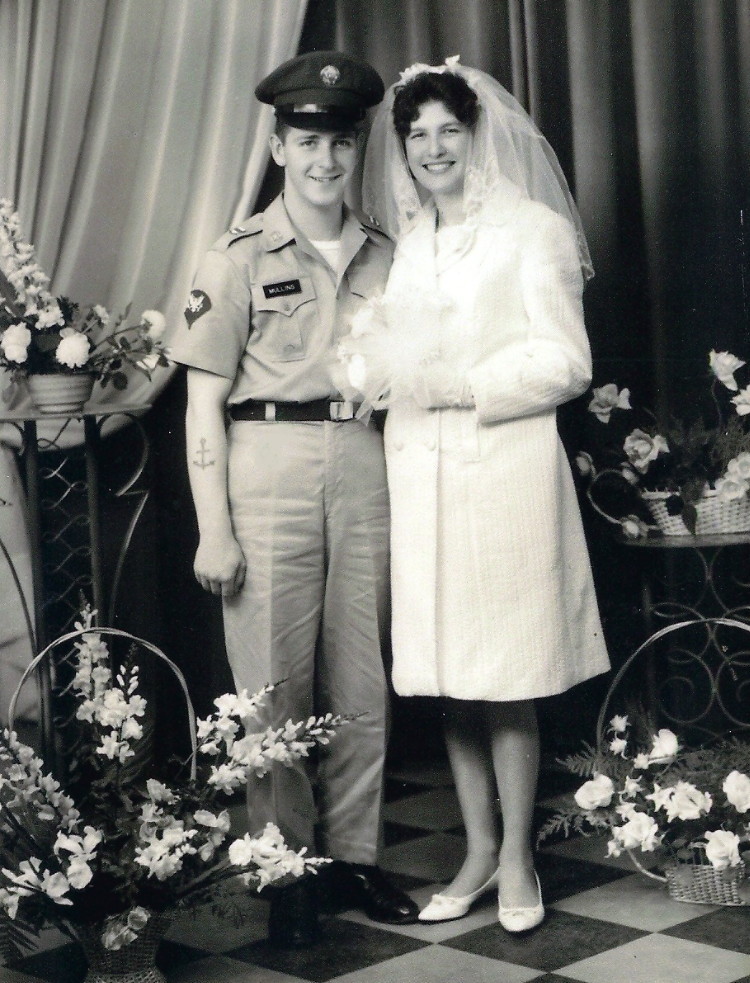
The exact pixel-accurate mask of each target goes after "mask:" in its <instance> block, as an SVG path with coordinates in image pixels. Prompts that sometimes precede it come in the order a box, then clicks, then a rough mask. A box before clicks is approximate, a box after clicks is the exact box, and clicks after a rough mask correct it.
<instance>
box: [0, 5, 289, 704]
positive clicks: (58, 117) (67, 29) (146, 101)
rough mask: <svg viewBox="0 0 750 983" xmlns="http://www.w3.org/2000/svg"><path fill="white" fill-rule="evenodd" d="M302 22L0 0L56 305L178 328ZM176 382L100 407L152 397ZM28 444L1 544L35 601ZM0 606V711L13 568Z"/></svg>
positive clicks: (0, 488)
mask: <svg viewBox="0 0 750 983" xmlns="http://www.w3.org/2000/svg"><path fill="white" fill-rule="evenodd" d="M304 13H305V0H0V132H1V133H2V134H3V139H2V141H0V196H2V197H5V198H10V199H12V200H13V201H14V202H15V204H16V207H17V209H18V211H19V213H20V217H21V223H22V227H23V231H24V234H25V236H26V238H28V239H29V240H30V241H31V242H33V243H34V244H35V246H36V249H37V256H38V259H39V262H40V264H41V266H42V268H43V269H44V270H45V271H46V272H47V273H48V275H49V276H50V277H51V280H52V290H53V292H54V293H56V294H65V295H67V296H69V297H71V298H73V299H74V300H76V301H78V302H79V303H80V304H81V305H82V306H83V305H87V304H89V303H92V304H93V303H96V304H103V305H104V306H105V307H107V308H108V309H109V310H111V311H114V312H120V311H123V310H124V309H125V308H126V307H127V305H128V304H132V313H133V315H134V316H135V317H137V316H138V315H139V314H140V312H141V311H142V310H143V309H144V308H156V309H159V310H161V311H163V312H164V313H165V315H166V317H167V322H168V324H169V325H171V324H174V323H175V322H176V320H177V318H178V317H179V316H180V314H181V311H182V309H183V308H184V305H185V299H186V297H187V295H188V292H189V289H190V282H191V279H192V275H193V272H194V270H195V267H196V266H197V263H198V260H199V257H200V256H201V254H202V253H203V252H204V250H205V249H206V248H207V247H208V245H209V244H210V243H211V242H212V241H213V240H214V239H216V238H217V237H218V236H219V234H220V233H221V232H222V231H223V230H224V229H226V228H228V227H229V226H230V225H231V224H232V222H233V221H234V220H235V218H237V217H242V216H244V215H246V214H248V213H249V212H251V211H252V209H253V205H254V203H255V198H256V195H257V193H258V189H259V187H260V185H261V182H262V179H263V175H264V172H265V169H266V164H267V161H268V146H267V145H268V136H269V134H270V132H271V128H272V116H273V114H272V112H271V110H270V108H269V107H263V108H261V107H260V105H259V104H258V102H257V101H256V100H255V99H254V97H253V89H254V88H255V85H256V84H257V82H258V81H259V79H261V78H262V77H263V76H264V75H266V74H267V73H268V72H269V71H270V70H271V69H272V68H274V67H275V66H276V65H277V64H278V63H279V62H281V61H284V60H285V59H286V58H289V57H291V56H292V55H294V53H295V52H296V50H297V46H298V43H299V38H300V32H301V30H302V24H303V20H304ZM170 374H171V372H170V370H159V371H158V372H157V374H156V376H155V378H154V380H153V382H151V383H149V382H148V380H147V379H146V378H145V377H144V376H141V375H140V374H135V375H133V376H132V377H131V380H130V384H129V386H128V389H127V390H126V392H125V393H124V394H123V393H116V392H114V391H113V390H111V389H107V390H104V391H103V393H100V394H99V395H98V398H99V401H108V400H112V401H119V402H120V403H122V402H123V401H124V402H127V403H128V404H136V403H137V404H141V403H143V402H150V401H151V400H153V399H154V397H155V396H156V395H157V393H158V392H159V391H160V390H161V388H162V387H163V386H164V384H165V383H166V382H167V380H168V379H169V377H170ZM120 419H121V418H120ZM42 432H43V433H42V435H44V428H42ZM17 437H18V434H17V432H16V431H15V430H14V429H11V428H9V427H6V428H5V430H3V431H2V436H1V437H0V440H2V444H1V445H0V451H1V452H2V454H3V457H2V458H0V502H2V506H3V507H2V508H0V538H2V541H3V542H4V543H5V544H7V546H8V549H9V551H10V552H11V554H12V556H13V558H14V561H15V563H16V565H17V567H18V570H19V573H20V575H21V578H22V581H23V583H24V586H25V588H26V592H27V596H29V597H30V596H31V592H30V588H29V581H30V570H29V562H28V544H27V539H26V535H25V529H24V520H23V508H22V502H21V501H20V495H21V489H20V485H19V483H18V481H17V476H16V468H15V460H14V454H13V452H12V451H11V450H10V449H9V445H11V444H16V443H17ZM65 438H66V443H72V442H75V441H77V440H80V439H81V428H80V427H70V428H68V430H66V433H65ZM0 596H2V597H3V598H4V602H3V612H4V613H3V617H2V619H0V716H1V715H2V713H3V711H4V708H5V706H6V705H7V697H8V696H9V694H10V692H12V688H13V686H14V680H15V679H16V678H17V675H18V671H19V669H20V667H21V666H22V665H24V664H25V663H26V661H27V660H28V657H29V643H28V639H27V638H26V631H25V622H24V620H23V617H22V615H21V611H20V608H19V605H18V604H17V602H16V599H15V588H14V586H13V583H12V581H11V578H10V575H9V571H8V570H7V565H6V563H5V561H4V559H3V558H2V557H0Z"/></svg>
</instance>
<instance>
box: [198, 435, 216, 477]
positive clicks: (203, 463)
mask: <svg viewBox="0 0 750 983" xmlns="http://www.w3.org/2000/svg"><path fill="white" fill-rule="evenodd" d="M200 445H201V446H200V450H199V451H196V454H197V456H198V458H199V460H194V461H193V462H192V463H193V464H194V465H195V466H196V467H197V468H200V469H201V471H204V470H205V469H206V468H210V467H211V465H212V464H216V461H215V460H213V461H207V460H206V458H207V456H208V455H209V453H210V451H209V450H208V448H207V447H206V438H205V437H201V439H200Z"/></svg>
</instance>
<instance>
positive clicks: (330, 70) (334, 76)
mask: <svg viewBox="0 0 750 983" xmlns="http://www.w3.org/2000/svg"><path fill="white" fill-rule="evenodd" d="M320 78H321V80H322V82H323V85H336V83H337V82H338V80H339V79H340V78H341V72H340V71H339V70H338V68H336V66H335V65H326V66H325V67H324V68H321V70H320Z"/></svg>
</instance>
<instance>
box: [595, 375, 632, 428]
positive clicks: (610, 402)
mask: <svg viewBox="0 0 750 983" xmlns="http://www.w3.org/2000/svg"><path fill="white" fill-rule="evenodd" d="M592 392H593V394H594V398H593V399H592V400H591V402H590V403H589V413H593V414H594V416H595V417H596V418H597V420H601V422H602V423H609V417H610V415H611V413H612V410H629V409H630V408H631V407H630V390H629V389H623V390H622V391H621V392H618V391H617V386H616V385H615V384H614V382H608V383H607V385H606V386H602V387H601V388H599V389H594V390H592Z"/></svg>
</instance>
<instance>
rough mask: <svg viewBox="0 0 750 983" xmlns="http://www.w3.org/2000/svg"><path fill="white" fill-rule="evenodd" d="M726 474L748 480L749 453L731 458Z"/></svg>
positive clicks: (749, 470) (749, 477)
mask: <svg viewBox="0 0 750 983" xmlns="http://www.w3.org/2000/svg"><path fill="white" fill-rule="evenodd" d="M727 474H731V475H732V476H733V477H739V478H744V479H745V480H746V481H747V480H748V479H750V453H748V452H747V451H743V452H742V453H741V454H738V455H737V457H733V458H732V460H731V461H730V462H729V464H727Z"/></svg>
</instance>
